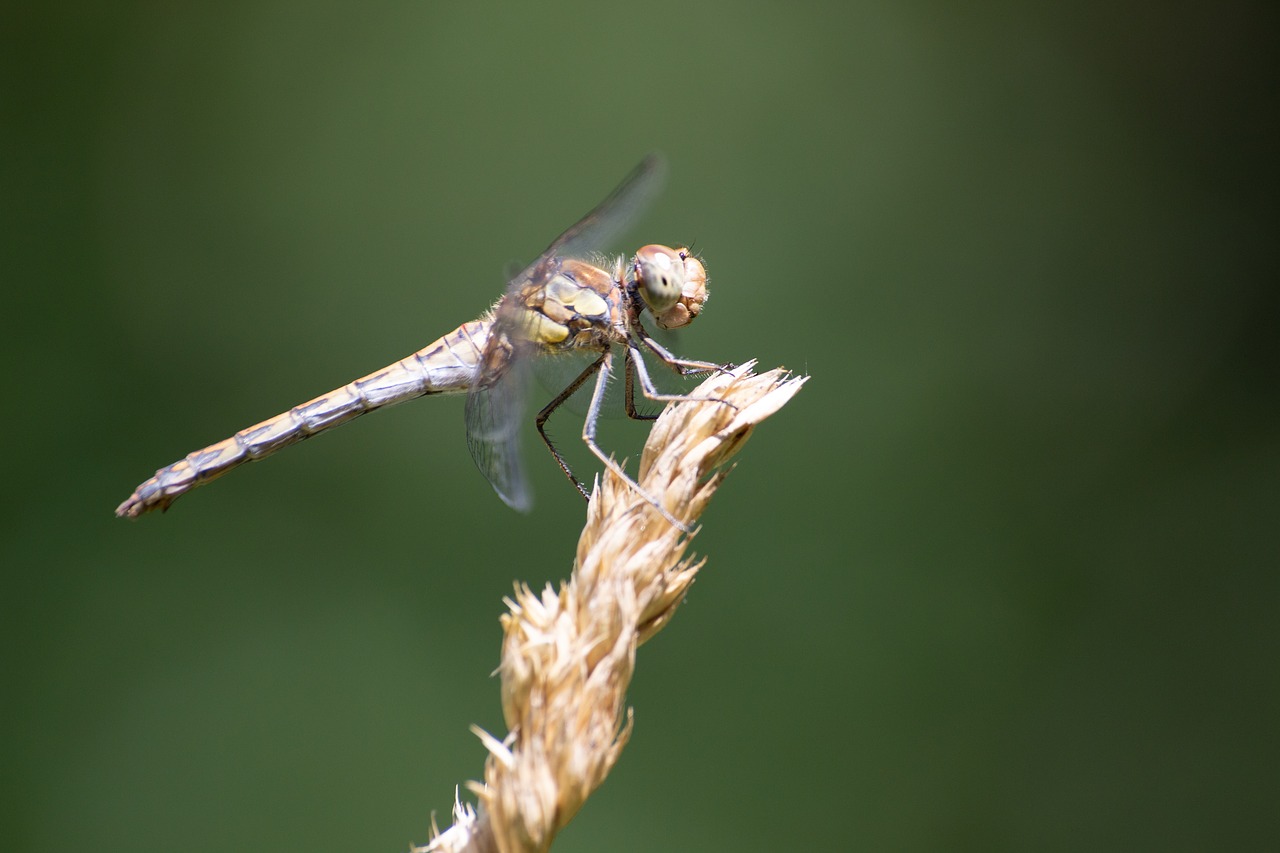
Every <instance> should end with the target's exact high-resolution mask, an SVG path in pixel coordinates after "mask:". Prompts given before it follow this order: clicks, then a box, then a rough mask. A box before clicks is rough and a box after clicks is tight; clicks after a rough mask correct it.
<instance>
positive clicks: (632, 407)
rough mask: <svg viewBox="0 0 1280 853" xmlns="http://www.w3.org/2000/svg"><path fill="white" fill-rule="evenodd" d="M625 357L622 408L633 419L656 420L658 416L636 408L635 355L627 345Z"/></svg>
mask: <svg viewBox="0 0 1280 853" xmlns="http://www.w3.org/2000/svg"><path fill="white" fill-rule="evenodd" d="M624 357H625V359H626V370H625V372H626V377H627V381H626V394H625V395H624V397H623V404H624V408H626V410H627V417H629V418H631V419H632V420H633V421H656V420H657V419H658V416H657V415H655V414H651V413H649V412H642V411H640V410H639V409H637V408H636V388H635V374H636V368H635V356H634V355H632V354H631V348H630V347H627V350H626V352H625V353H624Z"/></svg>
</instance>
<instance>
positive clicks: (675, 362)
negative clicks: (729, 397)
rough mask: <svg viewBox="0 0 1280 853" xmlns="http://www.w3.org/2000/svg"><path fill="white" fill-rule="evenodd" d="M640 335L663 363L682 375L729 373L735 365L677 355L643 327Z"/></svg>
mask: <svg viewBox="0 0 1280 853" xmlns="http://www.w3.org/2000/svg"><path fill="white" fill-rule="evenodd" d="M638 337H639V338H640V340H641V341H642V342H643V343H644V345H645V346H647V347H648V348H649V349H650V351H652V352H653V354H654V355H656V356H657V357H658V358H659V360H661V361H662V363H663V364H665V365H666V366H667V367H670V368H671V369H672V370H674V371H675V372H676V373H679V374H680V375H681V376H688V375H689V374H691V373H728V372H729V371H730V370H732V369H733V367H734V366H733V365H732V364H716V363H715V362H714V361H696V360H694V359H688V358H680V357H678V356H675V355H673V354H672V353H671V351H670V350H668V349H667V348H666V347H664V346H663V345H662V344H660V343H658V342H657V341H655V340H654V339H653V338H652V337H651V336H650V335H649V333H648V332H646V331H645V330H644V329H643V328H640V329H639V335H638Z"/></svg>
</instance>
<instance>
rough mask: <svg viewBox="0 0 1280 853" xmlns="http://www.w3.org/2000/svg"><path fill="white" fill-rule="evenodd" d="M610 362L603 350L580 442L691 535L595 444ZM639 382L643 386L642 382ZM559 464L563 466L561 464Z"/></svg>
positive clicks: (582, 377)
mask: <svg viewBox="0 0 1280 853" xmlns="http://www.w3.org/2000/svg"><path fill="white" fill-rule="evenodd" d="M612 361H613V351H612V350H605V352H604V354H603V355H601V356H600V358H599V360H598V361H597V362H596V365H595V368H596V369H597V370H598V371H599V373H598V374H597V375H596V387H595V390H594V391H593V392H592V394H591V405H590V407H589V408H588V409H587V419H586V421H585V422H584V423H583V425H582V440H583V442H585V443H586V445H587V447H588V449H590V450H591V452H592V453H594V454H595V455H596V458H597V459H599V460H600V461H601V462H603V463H604V464H605V467H606V468H608V469H609V470H610V471H612V472H613V473H615V474H617V475H618V477H620V478H621V479H622V480H623V482H625V483H626V484H627V485H629V486H630V487H631V488H633V489H635V490H636V494H638V495H640V497H642V498H644V499H645V500H646V501H648V502H649V503H650V504H652V505H653V508H654V509H656V510H657V511H658V512H660V513H662V517H663V518H665V519H666V520H667V521H669V522H671V524H672V526H674V527H675V528H676V529H677V530H679V531H681V532H682V533H692V532H693V531H692V529H690V527H689V525H687V524H685V523H684V522H682V521H681V520H680V519H678V518H676V517H675V516H674V515H672V514H671V513H669V512H667V508H666V507H664V506H663V505H662V504H661V503H659V502H658V499H657V498H655V497H653V495H651V494H649V493H648V492H646V491H645V490H644V489H642V488H641V487H640V484H639V483H637V482H636V481H635V480H633V479H631V477H630V476H629V475H628V474H627V472H626V471H624V470H623V469H622V466H621V465H619V464H618V463H617V461H616V460H614V458H613V457H612V456H609V455H608V454H607V453H605V452H604V451H603V450H601V449H600V445H598V444H596V424H597V422H598V421H599V419H600V408H601V406H602V405H603V404H604V393H605V389H606V388H607V387H608V384H609V369H610V365H611V364H612ZM586 378H587V372H586V371H583V375H582V376H579V377H578V380H577V382H578V384H581V383H582V382H583V381H585V380H586ZM641 381H642V384H643V380H641ZM561 464H562V465H563V463H561ZM579 488H581V486H579Z"/></svg>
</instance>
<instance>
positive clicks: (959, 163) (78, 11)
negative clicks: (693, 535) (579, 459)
mask: <svg viewBox="0 0 1280 853" xmlns="http://www.w3.org/2000/svg"><path fill="white" fill-rule="evenodd" d="M1265 9H1266V7H1265V6H1264V4H1261V3H1259V4H1256V5H1250V4H1228V5H1213V4H1187V3H1183V4H1153V3H1140V2H1125V0H1122V2H1119V3H1116V2H1111V3H1094V2H1083V3H1082V2H1070V3H1068V2H1053V3H1045V4H1016V3H976V4H950V3H937V2H907V3H896V4H888V3H863V2H851V3H844V4H817V3H771V2H759V1H757V2H749V3H704V4H693V5H690V4H685V3H670V2H663V3H654V4H645V5H643V6H635V5H611V4H600V3H566V4H550V5H535V4H529V5H528V6H515V5H508V4H495V3H484V2H478V3H469V4H463V3H438V4H436V3H417V2H391V3H382V4H363V5H356V4H331V3H325V4H310V3H298V2H283V0H266V2H253V3H224V4H213V5H212V6H210V7H208V8H198V7H196V6H194V5H191V6H186V5H172V6H166V5H164V4H154V3H131V2H121V3H112V4H90V3H81V4H74V3H64V4H51V5H47V6H45V7H42V10H41V11H37V10H36V9H34V8H29V9H26V10H18V9H11V10H8V11H6V12H5V13H4V15H3V19H4V24H3V26H0V67H2V68H3V84H2V85H3V93H2V94H3V113H2V114H0V144H2V146H3V147H2V154H0V181H2V183H3V193H2V194H0V216H2V217H3V219H2V220H0V222H2V228H0V252H2V253H3V254H2V255H0V277H2V281H3V287H4V290H3V302H2V303H0V306H2V307H0V317H3V323H2V324H0V328H3V330H4V333H3V335H2V336H0V348H2V351H3V365H4V391H5V395H6V400H7V402H6V403H5V404H4V408H5V412H4V418H3V427H0V429H2V430H3V435H4V447H5V452H4V454H3V456H2V457H0V470H2V471H3V476H4V484H5V487H4V489H3V497H2V498H0V501H3V512H0V562H2V563H3V579H4V590H3V596H2V601H0V607H2V611H0V639H2V640H3V649H4V651H3V673H2V675H3V682H2V684H3V691H4V693H3V722H2V727H3V728H2V730H3V741H2V746H0V784H2V785H3V790H2V792H0V793H2V796H0V814H2V817H0V848H3V849H5V850H12V851H52V850H66V849H72V848H74V849H93V850H95V851H99V853H107V852H108V851H125V850H127V851H148V850H157V851H158V850H174V849H182V850H186V851H228V850H281V849H301V850H308V851H322V850H333V851H349V850H362V851H399V850H404V849H405V848H406V847H407V845H408V844H409V843H410V842H411V841H417V842H423V841H425V840H426V839H427V837H428V827H429V820H430V815H431V813H432V812H433V811H434V812H436V813H437V814H439V815H440V817H441V820H442V822H444V821H445V820H446V819H447V815H448V809H449V807H450V804H451V802H452V799H453V793H454V786H455V784H457V783H459V782H461V781H463V780H466V779H470V778H476V777H478V775H479V774H480V771H481V763H482V758H483V751H482V748H481V747H480V745H479V743H478V741H477V740H476V739H475V738H474V737H473V736H472V735H471V734H469V732H468V726H469V725H470V724H472V723H478V724H480V725H482V726H484V727H486V728H488V729H490V730H492V731H497V732H501V717H500V713H499V709H498V695H497V683H496V681H495V680H494V679H492V678H491V677H490V676H489V673H490V671H491V670H492V668H493V667H494V665H495V664H496V661H497V652H498V639H499V632H498V624H497V619H498V615H499V613H500V612H501V610H502V606H501V599H502V596H503V595H504V594H506V593H507V592H508V590H509V589H510V585H511V583H512V582H513V581H514V580H517V579H519V580H523V581H527V582H529V583H532V584H534V585H541V584H543V583H546V582H555V581H557V580H558V579H560V578H562V577H564V576H565V575H566V573H567V571H568V569H569V567H570V561H571V558H572V555H573V549H574V543H575V541H576V536H577V532H578V529H579V526H580V523H581V520H582V517H583V507H582V505H581V502H580V500H579V499H578V498H577V497H576V496H575V495H574V494H573V493H572V492H571V491H570V490H569V489H568V488H567V487H566V486H565V485H564V483H563V481H562V480H561V479H560V474H559V472H558V471H557V470H556V469H555V468H554V466H553V465H552V464H550V462H549V460H545V459H544V458H542V457H541V456H538V455H534V456H532V457H531V459H530V463H531V464H530V467H531V468H532V470H533V474H534V480H535V488H536V489H537V492H538V497H539V506H538V508H537V510H536V512H534V513H533V514H532V515H530V516H528V517H524V516H519V515H516V514H515V513H512V512H511V511H509V510H507V509H506V508H505V507H503V506H502V505H501V504H500V503H499V502H498V501H497V500H496V499H495V497H494V496H493V494H492V492H491V491H490V489H489V487H488V485H487V484H486V483H485V482H484V480H483V478H481V477H480V476H478V475H477V474H476V472H475V471H474V469H473V465H472V462H471V460H470V458H469V457H468V455H467V452H466V449H465V442H464V439H463V435H462V401H461V400H457V399H440V400H427V401H420V402H417V403H414V404H412V405H408V406H405V407H403V408H399V409H395V410H392V411H390V412H386V413H381V414H379V415H377V416H376V417H371V418H367V419H362V420H361V421H358V422H356V423H355V424H353V425H350V426H348V427H346V428H344V429H342V430H339V431H337V432H335V433H332V434H330V435H328V436H326V437H325V438H323V439H320V440H317V441H315V442H308V443H307V444H304V445H302V446H300V447H298V448H294V449H292V450H290V451H288V452H286V453H285V454H283V455H281V456H279V457H276V458H274V459H272V460H271V461H270V462H269V463H263V464H261V465H256V466H251V467H250V468H247V469H243V470H241V471H239V472H236V473H235V474H233V475H232V476H230V477H228V478H227V479H225V480H222V481H220V482H219V483H218V484H217V485H215V486H213V487H210V488H206V489H203V490H201V491H199V492H197V493H196V494H194V495H192V496H190V497H188V498H185V499H184V500H183V501H181V502H180V503H179V504H178V505H177V506H176V507H175V508H174V510H173V511H171V512H170V513H168V514H167V515H166V516H164V517H154V518H152V517H148V518H145V519H142V520H141V521H139V522H137V523H127V522H124V521H117V520H116V519H114V518H113V517H112V513H111V511H112V509H113V508H114V507H115V505H116V504H117V503H118V502H119V501H120V500H121V499H123V498H124V497H125V496H126V495H127V494H128V493H129V491H130V489H131V488H132V487H133V486H134V484H135V483H137V482H138V481H140V480H141V479H143V478H145V477H146V476H147V475H149V473H150V472H151V471H153V470H154V469H155V468H156V467H157V466H159V465H163V464H166V463H168V462H170V461H173V460H175V459H177V458H179V457H180V456H182V455H183V454H185V453H186V452H187V451H189V450H192V449H194V448H196V447H199V446H201V445H203V444H205V443H208V442H210V441H214V440H217V439H221V438H223V437H225V436H227V435H229V434H230V433H232V432H233V431H235V430H237V429H239V428H241V427H243V426H246V425H248V424H250V423H253V422H255V421H257V420H259V419H261V418H264V417H266V416H269V415H272V414H275V413H276V412H278V411H280V410H282V409H283V408H286V407H287V406H289V405H292V404H294V403H296V402H299V401H301V400H304V399H307V398H309V397H311V396H313V395H315V394H317V393H320V392H323V391H325V390H328V389H329V388H331V387H333V386H336V385H339V384H342V383H344V382H346V381H348V380H349V379H352V378H354V377H356V376H358V375H361V374H363V373H365V372H367V371H369V370H372V369H374V368H376V367H379V366H381V365H383V364H385V363H387V362H390V361H392V360H395V359H398V358H400V357H401V356H403V355H405V354H407V353H409V352H411V351H413V350H415V349H417V348H418V347H419V346H421V345H423V344H424V343H426V342H427V341H429V340H431V339H433V338H435V337H436V336H437V335H439V334H441V333H442V332H444V331H447V330H448V329H451V328H452V327H453V326H454V325H456V324H457V323H458V322H461V321H462V320H464V319H468V318H470V317H472V316H474V315H476V314H477V313H479V311H480V310H482V309H483V308H485V307H486V306H487V305H488V303H489V302H490V300H491V299H493V298H494V297H495V296H496V295H497V293H498V292H499V291H500V289H501V286H502V283H503V282H502V270H503V268H504V265H505V264H506V263H507V262H508V261H510V260H513V259H528V258H530V257H532V256H533V255H535V254H536V253H537V252H539V251H540V250H541V249H542V248H543V246H545V245H546V243H547V242H548V241H549V240H550V239H551V238H552V237H554V236H555V235H556V234H557V233H558V232H559V231H560V230H561V229H562V228H564V227H565V226H567V225H568V224H569V223H571V222H572V221H573V220H574V219H575V218H576V217H577V216H578V215H580V214H581V213H583V212H585V211H586V210H587V209H588V208H589V207H590V206H591V205H593V204H594V203H595V202H596V201H597V200H598V199H599V198H600V197H601V196H603V194H604V193H605V192H606V191H608V190H609V189H610V188H611V187H612V186H613V185H614V183H615V182H616V181H617V180H618V179H619V178H620V177H621V176H622V175H623V174H625V173H626V171H627V170H628V169H629V168H630V167H631V166H632V165H633V164H634V163H635V162H637V161H638V160H639V159H640V157H641V156H642V155H643V154H644V153H645V152H647V151H650V150H654V149H658V150H662V151H664V152H665V153H666V155H667V157H668V159H669V161H670V163H671V167H672V168H671V181H670V184H669V187H668V190H667V192H666V193H665V195H664V196H663V198H662V199H661V200H660V202H659V203H658V204H657V206H656V208H655V209H654V210H653V211H652V213H651V214H650V215H649V216H648V217H647V218H646V220H645V221H644V222H643V223H641V225H640V226H639V227H638V228H636V229H635V230H634V232H633V233H632V234H631V235H630V236H629V238H628V241H627V242H625V243H624V244H622V245H619V246H615V247H612V248H615V249H617V250H620V251H621V250H625V249H627V248H628V247H634V246H635V245H638V244H639V243H645V242H652V241H660V242H671V243H676V242H688V241H694V242H695V245H696V248H697V249H698V250H699V251H700V252H701V253H702V254H703V256H704V257H705V259H706V263H707V266H708V268H709V270H710V272H711V284H712V300H711V303H710V305H709V308H708V310H707V312H706V313H705V314H704V315H703V317H702V319H700V320H699V322H698V323H697V324H696V325H695V326H694V327H692V328H691V329H690V330H688V332H687V334H686V335H685V336H684V337H683V338H682V340H681V347H682V349H683V351H684V352H686V353H687V354H689V355H692V356H696V357H699V358H708V359H716V360H725V361H742V360H745V359H747V358H749V357H754V358H758V359H759V360H760V362H761V364H762V365H763V366H765V367H771V366H775V365H785V366H787V367H789V368H792V369H795V370H797V371H801V372H805V373H809V374H811V375H812V380H811V382H810V383H809V385H808V386H807V387H806V389H805V390H804V391H803V392H802V393H801V395H800V396H799V397H798V398H797V399H796V400H795V401H794V403H793V404H792V405H791V406H789V407H788V408H787V409H785V410H784V411H783V412H782V413H780V414H779V415H778V416H777V417H776V418H775V419H773V420H772V421H770V422H769V423H767V424H766V425H765V426H764V427H762V428H761V429H760V431H759V432H758V433H757V434H756V436H755V438H754V439H753V440H752V442H751V444H750V445H749V446H748V447H747V449H746V451H745V453H744V454H743V455H742V457H741V458H740V464H739V467H738V470H737V471H736V472H735V473H734V475H733V476H732V477H731V478H730V480H729V482H728V484H727V485H726V487H725V488H724V489H723V490H722V492H721V494H720V495H719V496H718V497H717V499H716V501H715V503H714V504H713V505H712V507H711V509H710V512H709V514H708V515H707V516H706V517H705V530H704V532H703V533H702V534H701V535H700V536H699V537H698V540H697V550H698V551H699V552H700V553H704V554H706V555H708V556H709V558H710V562H709V564H708V566H707V568H706V570H705V573H704V575H703V576H702V578H701V579H700V580H699V582H698V584H697V585H696V587H695V589H694V591H693V594H692V595H691V596H690V599H689V601H688V602H687V604H686V606H685V607H684V609H682V610H681V612H680V614H679V618H677V619H676V620H675V622H674V623H673V625H672V626H671V627H670V628H669V629H668V630H667V631H666V632H664V633H663V634H662V635H660V636H659V637H658V638H657V639H656V640H655V641H654V642H652V643H650V644H649V645H647V646H646V647H644V648H643V649H642V650H641V655H640V661H639V669H638V672H637V677H636V681H635V684H634V687H633V689H632V691H631V694H630V700H631V702H632V704H633V705H634V707H635V710H636V720H637V722H636V732H635V737H634V739H633V740H632V742H631V744H630V746H629V747H628V748H627V750H626V752H625V754H624V756H623V759H622V762H621V764H620V765H619V767H618V768H617V770H616V771H615V773H614V774H613V776H612V777H611V778H610V779H609V780H608V782H607V783H606V784H605V786H604V787H603V789H602V790H601V791H600V792H599V793H598V794H597V796H595V797H594V798H593V799H592V800H591V801H590V802H589V803H588V805H587V807H586V809H585V810H584V811H583V812H582V813H581V814H580V816H579V817H578V818H577V819H576V820H575V821H574V823H573V824H572V825H571V826H570V827H569V829H568V830H567V831H566V832H565V833H564V835H563V836H562V837H561V839H560V840H559V842H558V844H557V847H556V849H557V850H561V851H575V850H580V851H587V850H615V851H630V850H636V851H652V850H667V851H708V850H747V849H756V850H763V849H770V850H786V849H791V850H806V849H807V850H826V849H850V850H885V849H893V850H1064V851H1065V850H1086V849H1087V850H1103V849H1112V850H1133V849H1163V850H1206V849H1224V850H1245V849H1275V845H1277V844H1278V843H1280V817H1278V815H1280V810H1278V809H1277V803H1278V802H1280V784H1278V777H1280V769H1278V768H1280V746H1278V743H1277V741H1278V740H1280V726H1278V724H1277V720H1280V687H1278V676H1277V652H1278V651H1280V643H1277V640H1278V639H1280V630H1278V628H1277V615H1278V613H1277V606H1278V605H1280V582H1278V581H1277V569H1278V568H1280V547H1278V545H1277V542H1278V538H1280V537H1278V536H1277V532H1276V527H1277V519H1278V517H1280V515H1278V510H1280V500H1278V497H1280V489H1278V488H1277V482H1278V480H1277V477H1278V475H1280V434H1278V423H1280V421H1278V420H1277V415H1278V414H1280V412H1278V411H1277V410H1278V408H1280V407H1278V406H1277V402H1278V397H1277V379H1278V375H1280V370H1278V369H1277V368H1278V365H1280V359H1278V358H1277V349H1278V348H1277V334H1276V325H1277V324H1276V319H1277V308H1278V307H1280V306H1278V304H1277V303H1278V302H1280V300H1277V296H1276V292H1277V291H1276V284H1277V276H1276V272H1277V270H1276V253H1275V243H1276V236H1275V235H1276V215H1275V214H1276V199H1277V192H1276V190H1277V182H1276V180H1275V178H1276V151H1277V150H1278V149H1277V138H1276V137H1277V134H1276V121H1275V116H1276V112H1275V109H1274V105H1273V104H1272V103H1271V102H1270V96H1271V95H1273V94H1274V84H1273V82H1272V81H1271V79H1270V77H1269V74H1268V72H1267V69H1268V67H1269V64H1270V62H1271V60H1272V59H1273V58H1274V57H1273V56H1271V55H1270V54H1271V53H1272V50H1271V42H1272V39H1273V35H1274V31H1275V24H1276V21H1275V18H1274V15H1273V14H1272V13H1270V12H1268V11H1265ZM569 417H570V418H571V417H572V416H569ZM576 430H577V426H576V424H575V423H573V422H572V420H566V421H565V422H564V423H562V424H561V426H560V433H561V434H562V435H564V436H567V437H569V438H570V439H571V438H572V436H573V435H574V434H575V433H576ZM604 437H605V441H606V443H608V444H609V445H610V446H611V447H614V448H615V449H617V451H618V452H619V453H622V454H631V455H633V456H634V455H635V453H636V452H638V448H639V446H640V442H641V441H642V439H643V432H642V431H637V430H634V429H631V428H630V426H629V425H628V424H626V423H625V421H623V422H615V423H610V424H607V425H606V429H605V434H604Z"/></svg>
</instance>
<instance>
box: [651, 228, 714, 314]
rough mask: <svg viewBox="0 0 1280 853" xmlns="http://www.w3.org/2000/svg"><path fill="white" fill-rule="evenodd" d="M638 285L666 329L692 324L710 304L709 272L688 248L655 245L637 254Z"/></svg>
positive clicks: (652, 311) (653, 312)
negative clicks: (708, 297)
mask: <svg viewBox="0 0 1280 853" xmlns="http://www.w3.org/2000/svg"><path fill="white" fill-rule="evenodd" d="M635 280H636V286H637V288H638V289H639V291H640V296H641V298H642V299H644V304H645V307H647V308H648V309H649V311H650V312H651V313H652V314H653V317H654V319H655V320H656V321H657V323H658V325H659V326H661V327H662V328H664V329H678V328H680V327H681V326H687V325H689V323H691V322H693V318H694V317H697V316H698V314H699V313H701V311H702V306H703V305H704V304H705V303H706V301H707V270H706V267H704V266H703V265H702V262H701V261H699V260H698V259H697V258H695V257H694V256H693V255H692V254H690V253H689V250H688V249H672V248H671V247H670V246H661V245H658V244H656V243H655V244H652V245H649V246H645V247H644V248H642V249H640V251H638V252H636V263H635Z"/></svg>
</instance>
